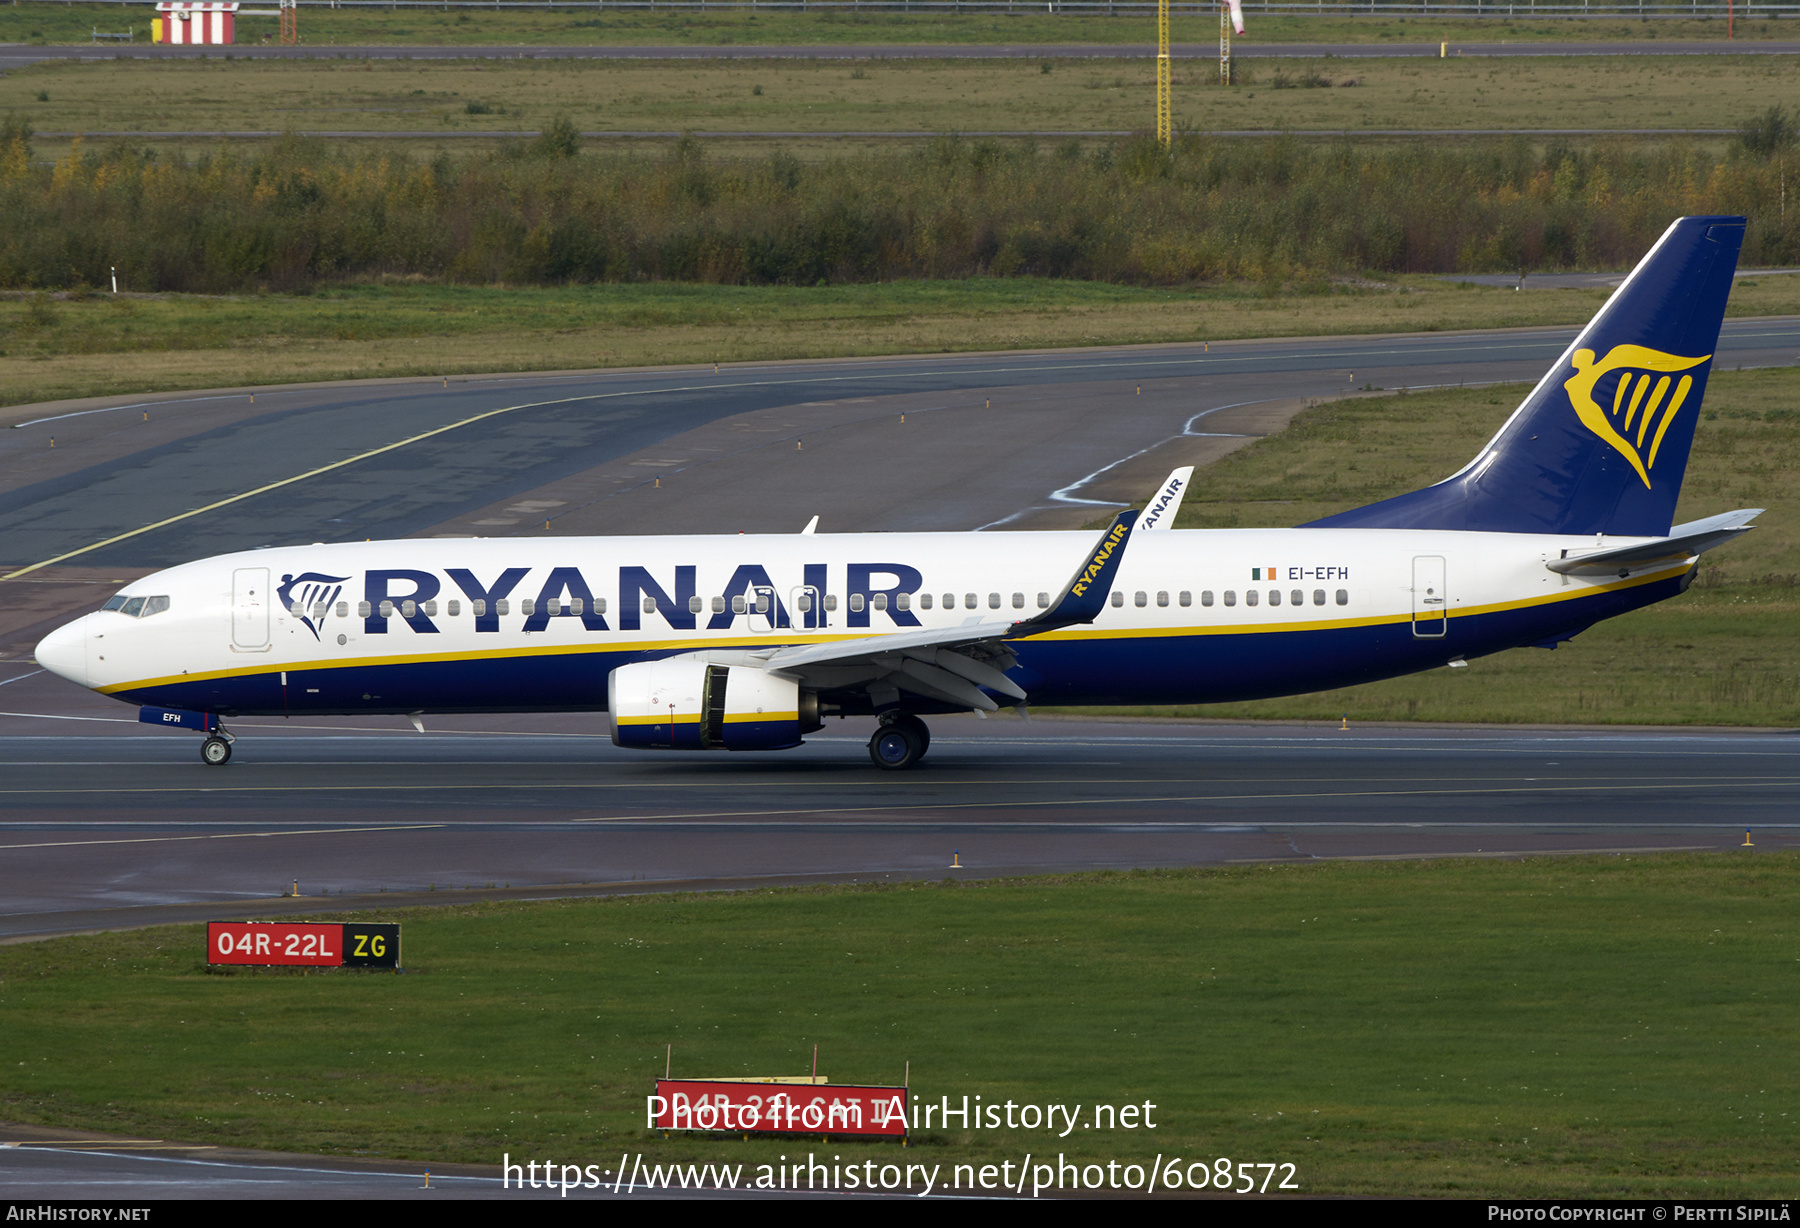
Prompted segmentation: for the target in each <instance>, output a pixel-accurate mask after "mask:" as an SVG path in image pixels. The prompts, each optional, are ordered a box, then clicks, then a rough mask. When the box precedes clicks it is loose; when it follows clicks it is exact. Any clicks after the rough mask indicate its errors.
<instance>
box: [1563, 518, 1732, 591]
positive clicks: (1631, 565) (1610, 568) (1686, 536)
mask: <svg viewBox="0 0 1800 1228" xmlns="http://www.w3.org/2000/svg"><path fill="white" fill-rule="evenodd" d="M1762 514H1763V509H1762V508H1760V507H1750V508H1744V509H1742V510H1740V511H1736V512H1725V513H1724V514H1722V515H1719V516H1708V517H1707V518H1706V519H1705V520H1694V521H1689V522H1688V523H1687V524H1678V525H1676V526H1675V527H1674V528H1673V529H1670V530H1669V535H1668V536H1667V537H1663V538H1659V539H1657V540H1656V541H1652V542H1643V543H1640V544H1639V545H1636V546H1620V547H1618V548H1617V549H1614V550H1589V551H1583V552H1582V553H1579V554H1575V553H1571V552H1569V551H1566V550H1565V551H1564V552H1563V557H1562V558H1560V559H1551V560H1550V562H1549V563H1547V564H1545V565H1546V566H1547V567H1549V568H1550V570H1551V571H1554V572H1557V573H1558V574H1560V575H1565V576H1609V575H1614V574H1617V575H1625V574H1627V573H1629V572H1632V571H1635V570H1637V569H1638V568H1640V567H1650V566H1654V565H1656V564H1662V563H1679V562H1682V561H1683V560H1686V559H1690V558H1693V557H1694V556H1695V555H1698V554H1703V553H1705V552H1706V551H1708V550H1711V549H1712V548H1713V547H1714V546H1722V545H1724V544H1725V543H1726V542H1728V541H1730V540H1731V539H1732V538H1734V537H1740V536H1742V535H1743V534H1745V533H1748V532H1749V531H1750V530H1751V529H1752V528H1753V527H1754V526H1753V525H1751V524H1750V523H1748V522H1749V521H1751V520H1754V519H1756V517H1758V516H1760V515H1762Z"/></svg>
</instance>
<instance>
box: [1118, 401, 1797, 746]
mask: <svg viewBox="0 0 1800 1228" xmlns="http://www.w3.org/2000/svg"><path fill="white" fill-rule="evenodd" d="M1526 391H1527V386H1526V385H1513V386H1507V387H1500V388H1479V389H1446V390H1441V391H1436V392H1427V393H1414V394H1409V395H1406V396H1403V397H1402V396H1390V397H1379V398H1370V399H1361V400H1350V401H1341V402H1336V403H1333V404H1329V405H1324V406H1321V407H1319V408H1316V409H1312V410H1308V411H1306V412H1305V413H1303V414H1302V415H1301V416H1299V417H1298V418H1296V419H1295V420H1294V421H1293V423H1292V424H1291V425H1290V426H1289V427H1288V428H1287V430H1285V431H1283V432H1282V433H1281V434H1278V435H1274V436H1270V437H1269V438H1267V439H1263V440H1259V441H1257V442H1256V443H1254V444H1252V445H1251V446H1250V447H1248V448H1245V449H1244V450H1242V451H1240V452H1237V453H1234V454H1232V455H1231V456H1229V457H1226V458H1225V459H1224V460H1222V461H1219V462H1217V463H1216V464H1214V465H1211V466H1209V467H1208V468H1206V469H1204V470H1202V471H1201V472H1200V474H1199V475H1198V480H1197V482H1196V484H1195V487H1194V491H1193V493H1192V494H1190V495H1189V496H1188V499H1187V501H1186V502H1185V503H1184V504H1183V506H1182V510H1181V517H1180V525H1181V527H1183V528H1229V527H1246V528H1248V527H1255V526H1282V525H1293V524H1299V523H1302V522H1304V521H1308V520H1312V519H1316V518H1317V517H1320V516H1326V515H1330V514H1331V513H1333V512H1338V511H1343V510H1345V509H1347V508H1351V507H1357V506H1360V505H1362V504H1366V503H1371V502H1374V501H1376V500H1379V499H1384V498H1387V497H1389V496H1391V495H1395V494H1399V493H1401V492H1403V491H1407V490H1415V489H1418V488H1419V487H1422V486H1425V485H1428V484H1429V483H1431V482H1433V481H1436V480H1438V479H1440V478H1442V477H1444V476H1446V475H1448V474H1450V473H1453V472H1455V471H1456V470H1457V469H1458V468H1460V467H1461V466H1462V465H1463V463H1464V462H1466V461H1467V460H1468V458H1469V457H1470V456H1471V455H1473V454H1474V452H1475V450H1476V449H1477V448H1479V447H1480V445H1481V442H1482V441H1484V440H1486V439H1487V438H1489V436H1490V435H1491V434H1492V433H1493V431H1494V430H1495V429H1496V428H1497V427H1498V426H1499V424H1500V423H1501V422H1502V421H1504V420H1505V418H1506V416H1507V414H1509V413H1510V412H1511V411H1512V408H1513V407H1514V406H1515V405H1516V404H1517V403H1518V402H1519V400H1520V399H1521V398H1522V397H1523V395H1524V393H1525V392H1526ZM1796 405H1800V369H1795V368H1791V367H1787V368H1775V369H1769V370H1761V371H1742V372H1739V371H1720V372H1717V373H1715V374H1714V375H1713V377H1712V379H1711V381H1710V383H1709V384H1708V386H1707V391H1706V404H1705V413H1704V416H1703V419H1702V421H1701V423H1700V426H1699V430H1698V433H1697V435H1696V437H1695V442H1694V451H1693V456H1692V459H1691V461H1690V463H1689V466H1688V475H1687V481H1686V483H1685V485H1684V486H1683V489H1682V498H1681V503H1680V506H1679V507H1678V509H1677V511H1676V520H1677V522H1681V521H1685V520H1697V519H1699V518H1701V517H1703V516H1708V515H1712V514H1715V513H1718V512H1723V511H1729V510H1731V509H1733V508H1740V507H1762V508H1767V509H1768V511H1767V512H1766V513H1765V514H1764V515H1763V516H1762V517H1761V518H1760V519H1759V520H1758V522H1757V524H1758V528H1757V529H1756V530H1755V531H1754V532H1752V533H1750V534H1749V535H1747V536H1746V537H1745V539H1744V540H1742V541H1738V542H1733V543H1731V544H1730V545H1729V546H1726V547H1722V548H1720V549H1719V550H1717V551H1716V552H1714V553H1711V554H1708V555H1707V556H1706V558H1705V561H1704V563H1703V564H1702V568H1701V573H1700V578H1699V580H1698V581H1697V582H1696V584H1695V586H1694V587H1693V588H1692V589H1691V590H1689V592H1687V593H1686V594H1685V595H1683V596H1681V597H1677V598H1675V599H1673V600H1671V601H1667V602H1663V603H1661V604H1659V605H1656V606H1652V607H1650V608H1649V609H1646V610H1641V611H1638V612H1636V613H1633V614H1628V615H1626V616H1624V617H1622V618H1614V619H1609V620H1608V621H1606V622H1602V623H1600V624H1598V625H1597V626H1595V627H1593V628H1591V629H1590V630H1587V631H1584V632H1582V633H1581V635H1580V636H1579V637H1577V638H1576V639H1575V640H1573V641H1571V642H1569V643H1566V644H1563V645H1562V646H1560V647H1559V648H1557V649H1556V650H1555V651H1554V652H1546V651H1544V650H1543V649H1537V648H1518V649H1513V650H1511V651H1509V652H1505V653H1500V654H1498V655H1495V656H1491V657H1483V658H1480V659H1478V660H1476V661H1474V662H1472V663H1471V664H1470V666H1469V667H1468V668H1467V669H1455V670H1452V669H1441V670H1434V671H1432V672H1430V673H1425V674H1415V675H1412V676H1410V677H1406V678H1396V679H1391V680H1389V681H1386V682H1378V683H1371V684H1369V685H1366V686H1361V687H1352V688H1348V689H1344V690H1337V691H1323V692H1319V693H1317V694H1313V695H1304V696H1295V697H1292V698H1286V699H1270V700H1259V701H1257V702H1254V703H1241V704H1218V705H1211V706H1206V707H1188V708H1175V709H1155V710H1146V709H1130V711H1132V712H1138V713H1144V712H1151V711H1153V713H1154V714H1160V715H1184V716H1213V717H1230V718H1247V719H1301V720H1324V721H1337V720H1338V719H1340V717H1342V716H1348V717H1349V718H1350V719H1351V720H1353V721H1358V720H1363V721H1369V720H1379V721H1391V720H1420V721H1478V722H1479V721H1496V722H1525V723H1539V722H1542V723H1551V724H1556V723H1576V724H1644V725H1664V724H1702V725H1774V726H1788V725H1800V591H1797V587H1796V586H1797V585H1800V416H1797V415H1796V414H1795V406H1796Z"/></svg>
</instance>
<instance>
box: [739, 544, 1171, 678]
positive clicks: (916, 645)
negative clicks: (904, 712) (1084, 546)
mask: <svg viewBox="0 0 1800 1228" xmlns="http://www.w3.org/2000/svg"><path fill="white" fill-rule="evenodd" d="M1137 518H1138V513H1137V512H1136V511H1127V512H1120V513H1119V514H1118V515H1117V516H1116V517H1114V518H1113V522H1112V524H1111V525H1109V526H1107V530H1106V532H1105V533H1103V534H1101V536H1100V541H1099V543H1098V544H1097V545H1096V546H1095V547H1094V549H1093V550H1092V551H1090V552H1089V554H1088V556H1087V558H1085V559H1084V560H1083V561H1082V564H1081V566H1080V567H1078V568H1076V569H1075V574H1074V575H1073V576H1071V577H1070V579H1069V582H1068V583H1067V584H1065V585H1064V586H1063V589H1062V592H1061V593H1060V594H1059V595H1058V597H1057V600H1056V601H1054V602H1052V603H1051V605H1050V608H1049V609H1047V610H1045V611H1044V612H1043V613H1041V614H1038V615H1036V616H1034V617H1032V618H1026V619H1020V620H1018V621H1017V622H997V621H990V622H981V621H977V620H974V619H971V620H970V621H969V622H966V623H964V624H962V625H961V626H958V627H929V628H921V629H920V630H918V631H900V632H896V633H894V634H891V635H870V636H862V637H859V638H857V639H853V640H837V641H835V642H832V643H827V644H800V645H796V646H794V647H792V648H778V649H776V650H775V651H773V652H771V653H769V654H767V655H766V656H764V655H762V654H760V653H759V654H757V655H758V656H759V657H760V663H761V665H762V667H763V668H765V669H769V670H774V671H779V672H780V673H783V674H792V675H795V676H796V677H798V678H800V679H802V680H803V681H804V682H805V683H806V685H808V686H811V687H817V688H819V689H822V690H837V689H843V688H847V687H858V686H871V687H878V686H892V687H895V688H897V689H899V690H902V691H911V692H913V693H914V694H918V695H924V696H926V697H928V698H931V699H937V700H942V701H944V702H946V703H956V704H963V705H966V706H967V707H970V708H974V709H977V710H979V711H983V712H993V711H995V710H996V709H998V708H999V706H1000V705H999V704H997V703H995V702H994V701H993V699H991V698H990V697H989V696H988V695H987V694H986V693H985V692H984V691H983V690H982V688H984V687H985V688H987V690H991V691H994V692H996V693H998V694H1001V695H1006V696H1008V697H1010V698H1012V699H1015V700H1018V701H1020V702H1023V701H1024V700H1025V699H1026V694H1025V692H1024V690H1023V689H1022V688H1020V686H1019V684H1018V683H1016V682H1014V681H1013V680H1012V679H1011V678H1008V677H1007V676H1006V671H1007V670H1009V669H1011V668H1012V667H1013V666H1015V665H1017V664H1018V663H1019V659H1018V657H1017V656H1016V655H1015V654H1014V653H1013V651H1012V649H1011V648H1009V647H1008V646H1007V641H1008V640H1016V639H1023V638H1026V637H1028V636H1032V635H1040V634H1042V633H1043V632H1045V631H1054V630H1056V629H1057V628H1058V627H1068V626H1074V625H1076V624H1079V623H1091V622H1093V621H1094V619H1095V618H1097V617H1098V616H1099V614H1100V611H1101V610H1103V609H1105V608H1106V597H1107V594H1108V593H1110V592H1111V591H1112V578H1113V576H1114V574H1115V573H1116V572H1117V571H1118V568H1119V562H1120V560H1122V559H1123V558H1124V557H1125V545H1126V542H1127V541H1128V540H1129V538H1130V535H1131V531H1132V527H1133V526H1134V525H1135V524H1136V523H1137Z"/></svg>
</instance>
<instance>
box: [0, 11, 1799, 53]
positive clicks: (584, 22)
mask: <svg viewBox="0 0 1800 1228" xmlns="http://www.w3.org/2000/svg"><path fill="white" fill-rule="evenodd" d="M1249 22H1250V30H1249V35H1248V37H1246V38H1245V39H1244V40H1242V41H1244V42H1261V43H1292V42H1322V43H1371V42H1382V41H1393V42H1401V43H1435V42H1440V41H1443V40H1445V39H1449V40H1450V41H1451V42H1453V43H1457V42H1500V41H1506V42H1525V41H1541V40H1550V41H1577V42H1591V41H1596V40H1624V41H1637V40H1640V39H1668V40H1679V41H1707V40H1714V39H1723V38H1724V37H1725V23H1724V22H1723V21H1715V20H1710V19H1706V18H1702V19H1698V20H1691V19H1665V20H1657V21H1629V20H1624V19H1621V18H1617V17H1609V18H1595V19H1590V20H1560V21H1558V20H1547V19H1545V20H1530V21H1526V20H1518V21H1498V20H1493V21H1477V20H1460V21H1459V20H1455V19H1445V18H1440V17H1420V16H1417V15H1414V16H1412V17H1388V16H1380V17H1366V16H1365V17H1356V16H1348V15H1344V14H1335V13H1321V14H1318V15H1309V16H1306V17H1274V16H1267V15H1264V14H1260V13H1253V14H1251V15H1250V17H1249ZM277 24H278V23H277V22H276V20H275V18H273V17H266V18H254V17H240V18H239V19H238V24H237V31H238V42H239V43H240V45H246V44H253V43H257V42H260V40H261V38H262V36H263V35H264V34H268V35H270V36H271V37H274V36H275V34H276V30H277ZM1218 24H1219V23H1218V18H1217V16H1216V15H1215V13H1214V12H1213V11H1212V10H1210V9H1208V10H1205V11H1203V12H1201V13H1200V14H1199V15H1197V16H1196V15H1194V14H1193V13H1192V12H1191V11H1190V12H1188V13H1182V12H1180V11H1177V12H1176V13H1175V15H1174V17H1173V21H1172V29H1171V37H1172V38H1173V39H1174V40H1175V41H1176V42H1178V43H1181V42H1195V43H1208V42H1211V41H1213V40H1215V39H1217V37H1218ZM127 26H136V27H137V30H138V39H139V41H140V42H148V41H149V38H150V33H149V26H150V12H149V10H148V7H147V6H140V5H132V6H130V7H125V6H121V5H116V4H73V5H66V6H65V5H61V4H49V3H36V2H34V3H26V4H21V5H7V6H3V7H0V42H20V43H30V44H36V45H43V44H46V43H87V42H89V41H90V38H91V35H90V32H91V31H92V30H94V29H100V30H118V31H123V30H124V29H125V28H126V27H127ZM1784 26H1785V23H1784V22H1781V21H1746V20H1743V19H1741V18H1740V19H1739V20H1738V22H1737V23H1736V35H1737V37H1738V38H1741V39H1756V38H1785V37H1787V34H1786V31H1785V29H1784ZM300 32H301V38H302V41H303V42H304V43H305V44H306V45H307V46H311V47H329V46H331V45H334V44H335V45H339V46H395V45H401V46H404V45H441V46H479V45H483V44H500V45H505V44H515V45H516V44H526V45H553V46H571V45H582V44H630V45H640V46H641V45H651V46H654V45H662V44H674V45H731V44H752V45H754V44H767V43H801V44H844V43H945V44H970V43H1002V44H1021V43H1023V44H1039V43H1148V42H1154V41H1155V39H1156V21H1155V17H1154V15H1149V16H1145V15H1138V16H1135V17H1110V18H1109V17H1100V16H1096V17H1087V16H1075V15H1072V14H1066V13H1065V14H1056V15H1049V14H1044V13H1038V12H1020V13H1015V14H1004V13H971V14H961V15H958V14H955V13H930V14H924V13H914V14H906V13H865V14H857V13H854V12H852V13H837V12H830V13H769V12H766V11H765V12H758V13H754V14H753V13H751V12H749V11H748V10H743V11H713V12H707V13H697V12H678V13H649V12H631V13H619V12H616V11H613V12H596V13H566V12H562V13H553V12H548V11H540V12H531V11H525V12H501V13H494V12H481V11H479V10H477V11H465V12H462V13H454V12H451V13H446V12H441V11H440V12H435V13H434V12H431V11H429V10H414V11H411V12H400V13H384V12H358V11H355V10H349V9H336V10H332V9H321V8H311V7H309V8H305V9H302V10H301V12H300Z"/></svg>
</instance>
